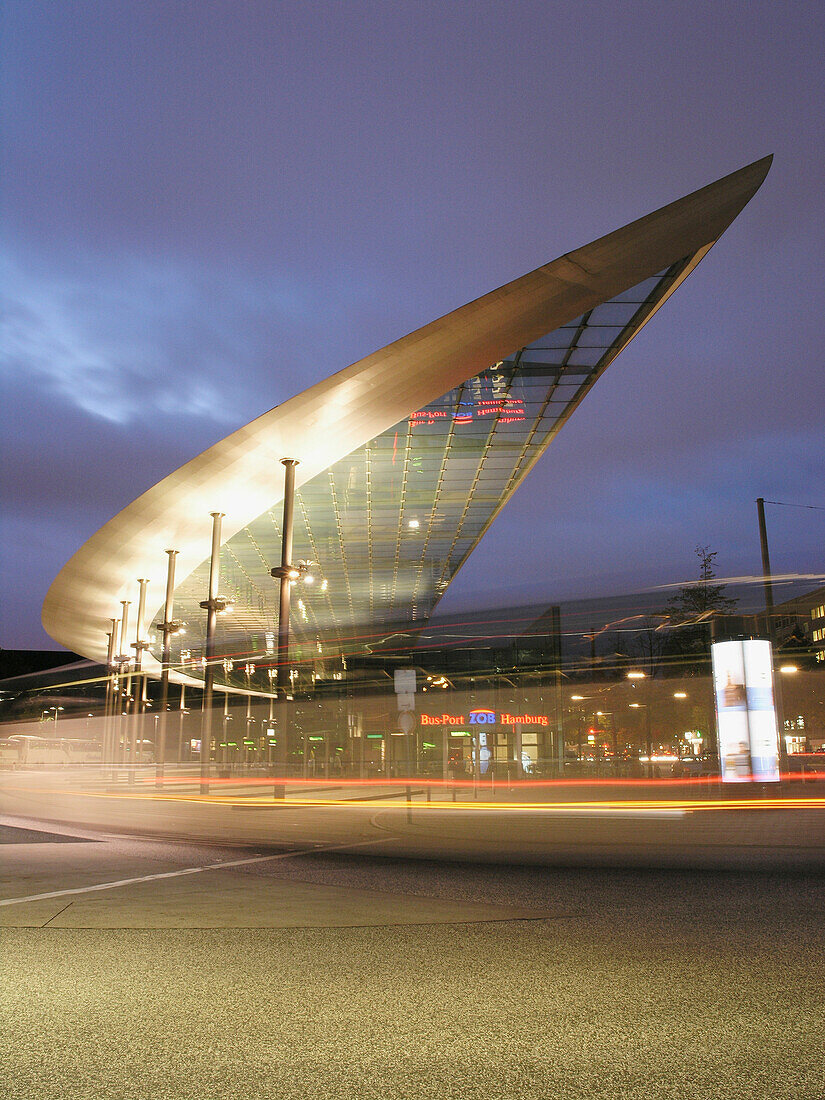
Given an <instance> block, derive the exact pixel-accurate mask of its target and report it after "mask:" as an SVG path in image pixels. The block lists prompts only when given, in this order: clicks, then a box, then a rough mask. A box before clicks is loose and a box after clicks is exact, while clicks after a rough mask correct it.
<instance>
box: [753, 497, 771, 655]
mask: <svg viewBox="0 0 825 1100" xmlns="http://www.w3.org/2000/svg"><path fill="white" fill-rule="evenodd" d="M756 512H757V515H758V517H759V545H760V547H761V549H762V578H763V580H762V584H763V586H764V589H765V617H766V619H767V623H766V625H767V628H768V637H769V638H770V639H771V641H773V584H772V582H771V558H770V554H769V553H768V531H767V528H766V526H765V500H764V497H757V498H756Z"/></svg>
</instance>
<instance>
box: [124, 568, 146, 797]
mask: <svg viewBox="0 0 825 1100" xmlns="http://www.w3.org/2000/svg"><path fill="white" fill-rule="evenodd" d="M138 584H139V585H140V594H139V596H138V613H137V626H136V627H135V640H134V642H132V649H134V651H135V688H134V691H135V697H134V699H133V701H132V708H131V710H132V717H131V727H132V728H131V730H130V737H129V746H130V748H129V753H130V757H131V765H132V766H131V767H130V769H129V782H130V783H134V781H135V768H136V767H137V763H138V745H139V744H140V743H141V742H142V741H143V737H142V736H141V734H142V732H143V718H142V713H141V710H142V708H141V702H142V699H143V676H142V671H143V651H144V649H145V648H146V641H145V639H144V637H143V620H144V618H145V617H146V588H147V586H148V584H149V582H148V580H145V579H144V578H142V577H141V578H139V579H138Z"/></svg>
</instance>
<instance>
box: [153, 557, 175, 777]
mask: <svg viewBox="0 0 825 1100" xmlns="http://www.w3.org/2000/svg"><path fill="white" fill-rule="evenodd" d="M166 553H167V555H168V561H167V564H166V602H165V603H164V605H163V623H162V625H161V628H160V629H161V633H162V635H163V646H162V648H161V655H160V666H161V667H160V720H159V722H158V743H157V746H156V750H157V756H156V760H157V771H156V773H155V778H156V780H157V781H158V783H159V782H160V780H162V779H163V765H164V763H165V762H166V725H167V711H168V710H169V665H170V663H171V660H172V635H173V634H174V632H175V627H174V626H173V625H172V611H173V610H174V602H175V558H176V557H177V556H178V551H177V550H167V551H166Z"/></svg>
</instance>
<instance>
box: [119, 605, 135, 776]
mask: <svg viewBox="0 0 825 1100" xmlns="http://www.w3.org/2000/svg"><path fill="white" fill-rule="evenodd" d="M131 605H132V601H131V600H121V601H120V606H121V608H122V609H123V611H122V613H121V616H120V651H119V654H118V663H119V669H120V672H121V677H120V683H119V685H118V694H117V698H116V699H115V705H116V707H117V722H116V723H115V729H116V730H117V731H119V734H120V736H119V740H120V741H121V742H122V746H121V748H122V756H123V763H126V762H127V761H126V735H127V733H128V730H129V723H128V717H127V721H126V722H124V721H123V718H124V714H123V712H124V710H125V711H126V712H127V715H128V711H129V696H130V694H131V690H132V677H131V674H130V673H129V657H128V653H127V645H128V643H127V641H126V639H127V637H128V630H129V608H130V607H131ZM124 669H126V680H125V683H124V680H123V676H122V673H123V670H124Z"/></svg>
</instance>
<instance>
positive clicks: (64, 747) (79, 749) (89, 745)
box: [0, 733, 103, 768]
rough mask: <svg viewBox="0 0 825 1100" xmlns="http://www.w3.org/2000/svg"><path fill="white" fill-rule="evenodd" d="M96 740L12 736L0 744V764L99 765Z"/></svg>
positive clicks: (101, 756) (31, 735)
mask: <svg viewBox="0 0 825 1100" xmlns="http://www.w3.org/2000/svg"><path fill="white" fill-rule="evenodd" d="M102 760H103V746H102V745H101V743H100V742H99V741H92V740H85V739H81V738H74V737H37V736H36V735H35V734H24V733H16V734H13V735H12V736H11V737H8V738H6V740H5V741H1V742H0V763H2V764H6V765H11V766H12V767H20V768H27V767H29V766H30V765H31V764H99V763H100V762H101V761H102Z"/></svg>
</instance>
